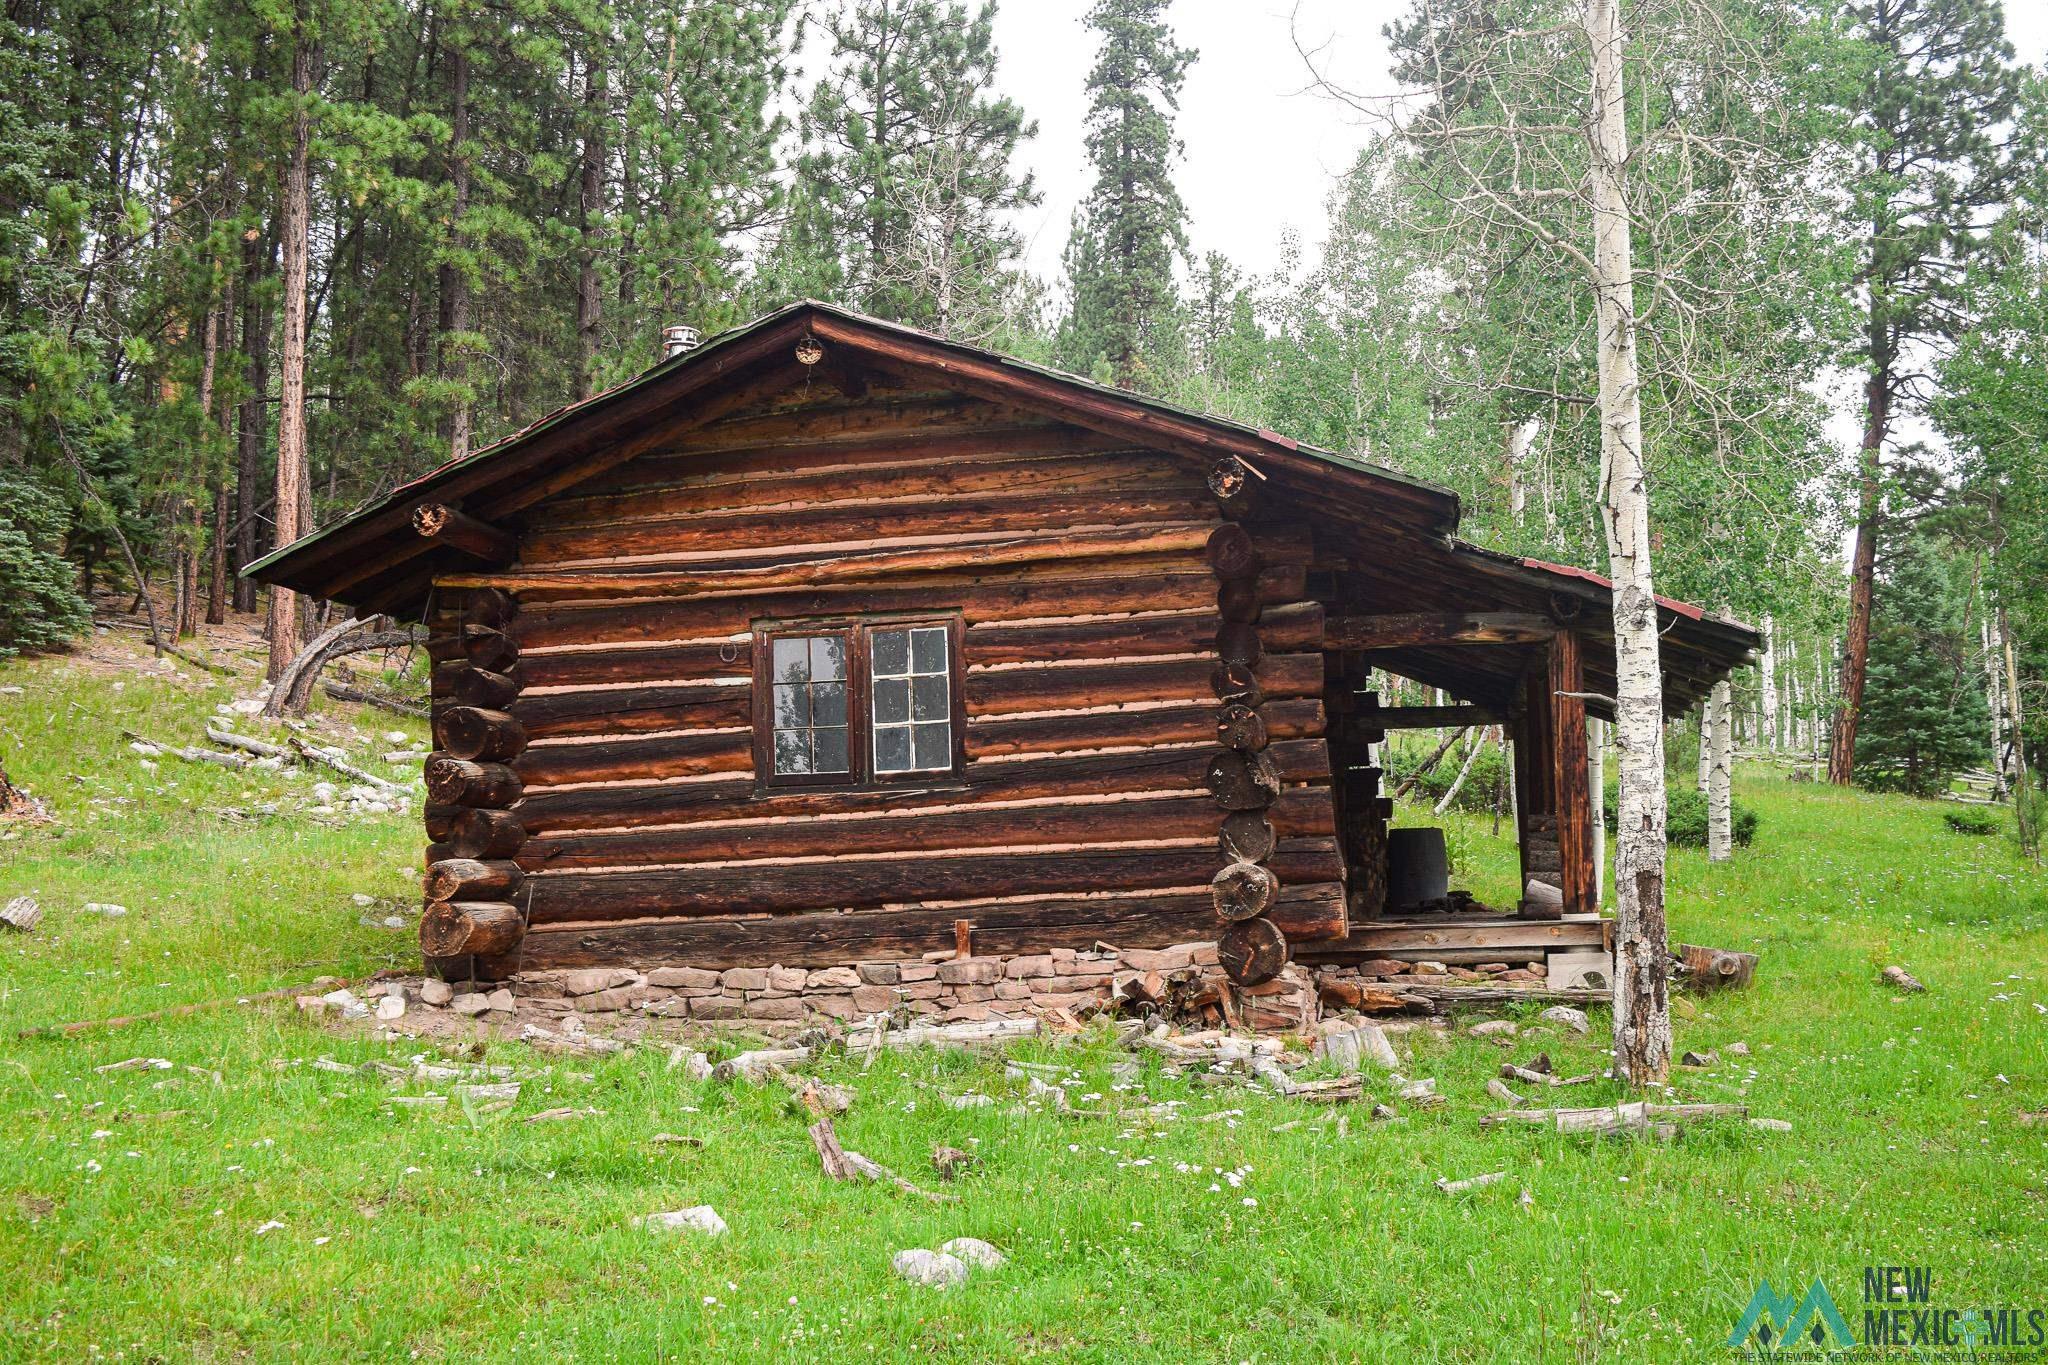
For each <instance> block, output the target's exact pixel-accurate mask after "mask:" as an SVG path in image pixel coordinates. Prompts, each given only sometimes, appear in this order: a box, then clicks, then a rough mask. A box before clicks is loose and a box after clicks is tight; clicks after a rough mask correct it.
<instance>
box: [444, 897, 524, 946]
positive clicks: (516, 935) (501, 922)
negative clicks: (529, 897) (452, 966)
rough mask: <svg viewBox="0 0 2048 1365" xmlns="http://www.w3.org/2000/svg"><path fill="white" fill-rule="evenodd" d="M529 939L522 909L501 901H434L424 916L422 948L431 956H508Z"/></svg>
mask: <svg viewBox="0 0 2048 1365" xmlns="http://www.w3.org/2000/svg"><path fill="white" fill-rule="evenodd" d="M525 936H526V919H525V917H524V916H522V915H521V914H520V913H519V908H518V907H517V906H515V905H511V904H509V903H506V902H501V901H434V902H431V903H430V904H428V906H427V908H426V911H425V913H424V914H422V915H421V916H420V948H421V950H422V951H423V952H425V953H426V955H427V956H428V957H463V956H467V955H470V954H486V955H489V954H497V953H507V952H510V951H512V950H513V949H514V948H516V947H518V945H519V941H520V939H522V938H524V937H525Z"/></svg>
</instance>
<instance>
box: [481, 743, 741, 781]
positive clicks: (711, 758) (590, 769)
mask: <svg viewBox="0 0 2048 1365" xmlns="http://www.w3.org/2000/svg"><path fill="white" fill-rule="evenodd" d="M512 766H513V769H514V770H515V771H516V772H517V773H518V774H519V776H520V778H521V779H522V780H523V781H524V782H525V783H526V784H527V786H528V787H530V788H541V787H557V786H561V785H563V784H565V783H570V782H626V781H634V780H641V779H655V778H664V777H695V776H700V775H702V774H706V773H738V772H752V771H753V770H754V736H753V732H752V731H751V730H744V729H742V730H709V731H692V732H690V733H688V734H681V735H655V736H649V737H646V738H630V739H617V740H599V741H596V742H587V743H579V744H545V745H542V746H540V747H538V748H530V749H528V750H527V751H526V752H525V753H523V754H521V755H520V756H519V758H518V760H517V761H515V762H514V763H513V765H512Z"/></svg>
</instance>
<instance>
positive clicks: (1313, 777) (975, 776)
mask: <svg viewBox="0 0 2048 1365" xmlns="http://www.w3.org/2000/svg"><path fill="white" fill-rule="evenodd" d="M1215 752H1216V750H1215V747H1214V746H1213V745H1210V744H1202V745H1188V746H1186V747H1183V748H1160V749H1145V750H1139V751H1136V752H1132V753H1093V754H1060V755H1053V756H1046V757H1036V758H1029V759H1008V760H1001V761H984V762H980V763H970V764H968V765H967V767H966V769H965V771H963V772H962V773H961V774H960V775H959V776H958V777H954V778H948V779H946V780H945V781H943V782H939V783H935V784H932V785H930V786H922V787H919V786H910V785H904V786H891V787H887V788H881V789H874V790H858V789H846V788H842V789H836V790H835V789H829V788H820V789H816V790H792V789H781V790H773V791H769V792H765V793H764V792H760V791H758V790H757V789H756V785H755V782H754V779H753V778H752V777H751V776H743V777H732V778H704V779H698V780H695V781H681V782H657V783H646V784H640V785H631V786H626V785H621V786H616V787H590V788H582V789H578V790H570V791H551V792H531V793H528V795H527V797H526V799H525V800H523V801H521V802H520V803H519V805H518V806H517V807H516V808H515V809H516V811H517V813H518V815H519V818H520V819H521V820H522V821H523V822H524V823H525V824H526V827H527V829H528V831H529V832H531V833H534V834H539V833H543V832H546V831H551V830H572V829H585V830H587V829H606V828H630V827H634V826H642V825H666V824H677V823H681V822H684V821H689V820H699V819H712V820H717V819H728V820H730V819H742V818H760V817H764V816H788V815H828V814H843V813H853V812H859V811H864V810H876V809H885V808H886V809H901V810H913V809H917V808H920V807H927V806H939V805H961V804H966V803H970V802H975V801H980V800H1008V801H1021V800H1031V799H1036V798H1041V797H1058V796H1084V795H1096V794H1104V793H1112V792H1116V793H1130V794H1137V793H1159V792H1170V791H1179V792H1199V791H1202V790H1204V788H1203V785H1202V774H1203V770H1204V768H1205V767H1206V766H1207V765H1208V762H1209V760H1210V758H1211V757H1212V756H1214V754H1215ZM1263 757H1264V758H1266V759H1267V760H1269V761H1270V762H1271V763H1272V764H1273V765H1274V769H1275V771H1277V772H1278V773H1279V775H1280V779H1281V781H1282V782H1283V783H1289V784H1298V783H1318V784H1319V783H1326V782H1328V781H1329V776H1330V757H1329V750H1328V748H1327V747H1326V746H1325V745H1324V743H1323V741H1321V740H1319V739H1297V740H1288V741H1285V742H1282V743H1278V744H1275V745H1273V746H1272V747H1271V748H1269V749H1267V750H1266V752H1265V754H1264V755H1263ZM1212 870H1213V869H1212ZM1204 880H1207V879H1206V878H1204Z"/></svg>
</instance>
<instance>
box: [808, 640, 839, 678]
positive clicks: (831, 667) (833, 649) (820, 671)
mask: <svg viewBox="0 0 2048 1365" xmlns="http://www.w3.org/2000/svg"><path fill="white" fill-rule="evenodd" d="M845 679H846V637H845V636H844V635H816V636H813V637H812V638H811V681H812V682H843V681H845Z"/></svg>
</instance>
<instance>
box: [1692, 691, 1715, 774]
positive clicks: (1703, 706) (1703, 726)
mask: <svg viewBox="0 0 2048 1365" xmlns="http://www.w3.org/2000/svg"><path fill="white" fill-rule="evenodd" d="M1713 769H1714V703H1713V699H1712V698H1709V699H1708V700H1706V701H1703V702H1701V703H1700V761H1699V779H1698V781H1697V783H1696V785H1697V786H1698V788H1699V789H1700V790H1701V791H1702V792H1704V791H1705V790H1706V789H1707V778H1708V777H1709V776H1710V775H1711V774H1712V772H1713Z"/></svg>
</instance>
